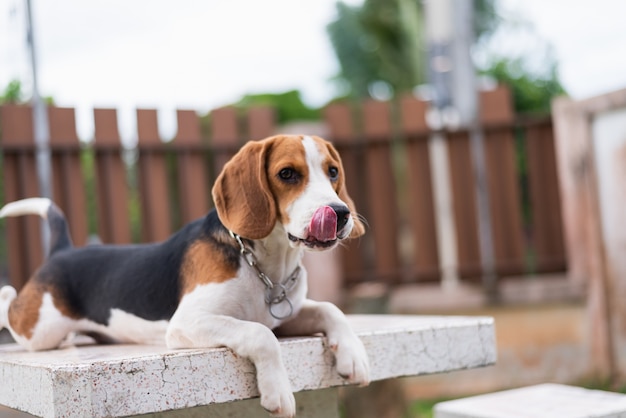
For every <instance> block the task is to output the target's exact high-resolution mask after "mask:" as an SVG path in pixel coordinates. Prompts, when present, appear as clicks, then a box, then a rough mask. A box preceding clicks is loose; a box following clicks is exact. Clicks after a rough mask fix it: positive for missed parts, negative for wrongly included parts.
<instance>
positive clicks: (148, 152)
mask: <svg viewBox="0 0 626 418" xmlns="http://www.w3.org/2000/svg"><path fill="white" fill-rule="evenodd" d="M137 135H138V139H139V141H138V144H137V148H138V150H139V160H138V162H137V163H138V168H139V170H138V175H139V196H140V202H141V214H142V216H141V226H142V228H141V237H142V241H144V242H154V241H163V240H165V239H167V238H168V237H169V236H170V234H171V233H172V228H171V223H170V206H169V205H170V200H169V196H168V176H167V163H166V155H165V145H164V144H163V143H162V142H161V140H160V138H159V128H158V122H157V111H156V110H155V109H137Z"/></svg>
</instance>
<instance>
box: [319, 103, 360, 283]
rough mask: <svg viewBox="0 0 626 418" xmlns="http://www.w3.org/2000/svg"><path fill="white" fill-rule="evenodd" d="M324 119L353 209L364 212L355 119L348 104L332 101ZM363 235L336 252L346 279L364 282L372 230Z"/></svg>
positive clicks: (325, 111)
mask: <svg viewBox="0 0 626 418" xmlns="http://www.w3.org/2000/svg"><path fill="white" fill-rule="evenodd" d="M324 119H325V120H326V124H327V126H328V130H329V133H330V138H328V139H329V140H332V142H333V145H334V146H335V148H337V151H338V152H339V155H340V156H341V162H342V164H343V169H344V172H345V176H346V187H347V189H348V193H349V194H350V197H351V198H352V200H353V201H354V204H355V206H356V210H357V211H358V212H359V213H364V212H363V211H365V208H366V203H365V199H364V194H363V184H362V182H361V180H362V179H363V174H362V169H361V168H362V166H363V164H362V159H363V158H362V152H361V149H360V147H359V144H358V139H357V137H356V135H355V134H354V121H353V118H352V113H351V109H350V106H349V105H348V104H347V103H334V104H331V105H329V106H328V107H327V108H326V109H325V110H324ZM365 233H366V235H365V236H364V237H362V238H360V239H358V240H350V241H348V242H347V243H346V244H345V245H344V246H342V248H340V249H339V250H338V251H341V252H342V257H341V260H342V264H343V266H342V267H343V272H344V277H345V280H346V281H348V282H357V281H363V280H364V279H365V278H366V277H365V276H366V273H365V270H366V269H365V257H364V249H365V247H366V246H365V245H364V244H363V243H364V242H366V241H367V240H368V239H370V238H371V230H370V229H369V228H366V232H365Z"/></svg>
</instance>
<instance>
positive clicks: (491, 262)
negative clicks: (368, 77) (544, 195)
mask: <svg viewBox="0 0 626 418" xmlns="http://www.w3.org/2000/svg"><path fill="white" fill-rule="evenodd" d="M452 1H453V5H454V7H453V10H454V13H453V16H454V20H453V22H454V24H453V27H454V31H455V36H454V46H453V48H452V57H453V61H454V70H453V74H452V80H453V82H452V96H453V102H454V106H455V108H456V109H457V111H458V116H459V122H460V126H463V127H466V128H467V129H468V132H469V136H470V152H471V157H472V163H473V166H474V177H475V183H476V189H475V195H476V206H477V208H476V209H477V212H478V213H477V217H478V219H477V223H478V241H479V247H480V256H481V265H482V269H483V275H482V283H483V289H484V290H485V293H486V295H487V297H488V299H489V301H490V302H491V303H494V302H497V299H498V288H497V276H496V269H495V255H494V244H493V234H492V225H491V209H490V203H489V202H490V200H489V199H490V198H489V188H488V183H487V172H486V161H485V145H484V135H483V130H482V127H481V125H480V118H479V113H478V109H479V108H480V104H479V96H478V89H477V86H476V74H475V71H474V64H473V62H472V57H471V54H470V51H471V46H472V43H473V41H474V29H473V15H474V2H473V1H470V0H452Z"/></svg>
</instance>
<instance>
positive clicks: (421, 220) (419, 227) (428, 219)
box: [400, 95, 440, 280]
mask: <svg viewBox="0 0 626 418" xmlns="http://www.w3.org/2000/svg"><path fill="white" fill-rule="evenodd" d="M427 106H428V105H427V103H426V102H424V101H420V100H417V99H416V98H415V97H413V95H406V96H404V97H403V98H402V99H401V101H400V112H401V126H402V134H403V136H404V137H405V141H406V167H407V173H406V192H407V195H408V202H407V203H408V215H407V217H408V222H409V225H410V226H411V229H412V233H413V234H412V235H413V240H414V256H413V257H412V259H413V260H414V262H413V266H412V268H413V269H414V274H415V279H416V280H421V279H430V280H433V279H438V278H439V275H440V269H439V252H438V240H437V230H436V227H435V226H436V214H435V202H434V199H433V195H434V192H433V185H432V176H431V169H432V167H431V163H430V154H429V151H428V139H429V135H430V130H429V129H428V126H427V124H426V119H425V114H426V111H427Z"/></svg>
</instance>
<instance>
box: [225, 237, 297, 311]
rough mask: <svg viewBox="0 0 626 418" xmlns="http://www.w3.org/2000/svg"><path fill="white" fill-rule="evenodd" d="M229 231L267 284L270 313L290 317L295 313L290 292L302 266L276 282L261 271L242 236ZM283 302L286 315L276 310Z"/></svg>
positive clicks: (262, 280) (247, 261)
mask: <svg viewBox="0 0 626 418" xmlns="http://www.w3.org/2000/svg"><path fill="white" fill-rule="evenodd" d="M228 233H229V234H230V236H231V237H233V238H234V239H235V241H237V244H239V252H240V253H241V255H242V257H243V259H244V260H246V263H248V265H249V266H250V267H251V268H252V269H253V270H254V271H255V272H256V274H257V276H258V278H259V279H261V282H263V284H264V285H265V303H267V304H268V306H269V311H270V315H272V317H274V318H276V319H278V320H283V319H286V318H289V317H290V316H291V315H292V314H293V303H292V302H291V300H290V299H289V296H288V293H289V292H291V290H292V289H293V288H294V286H295V285H296V283H297V282H298V279H299V278H300V266H297V267H296V269H295V270H294V271H293V273H291V274H290V275H289V276H288V277H287V278H286V279H285V281H283V282H282V283H281V282H279V283H274V282H273V281H272V280H270V278H269V277H267V275H266V274H265V273H263V272H262V271H261V269H260V268H259V263H258V260H257V258H256V256H255V255H254V253H253V252H252V250H250V248H248V247H247V246H246V244H244V242H243V240H242V239H241V237H240V236H239V235H237V234H235V233H234V232H233V231H231V230H228ZM283 302H286V303H287V314H286V315H280V314H279V313H276V312H275V309H276V307H277V306H278V305H280V304H281V303H283Z"/></svg>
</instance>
